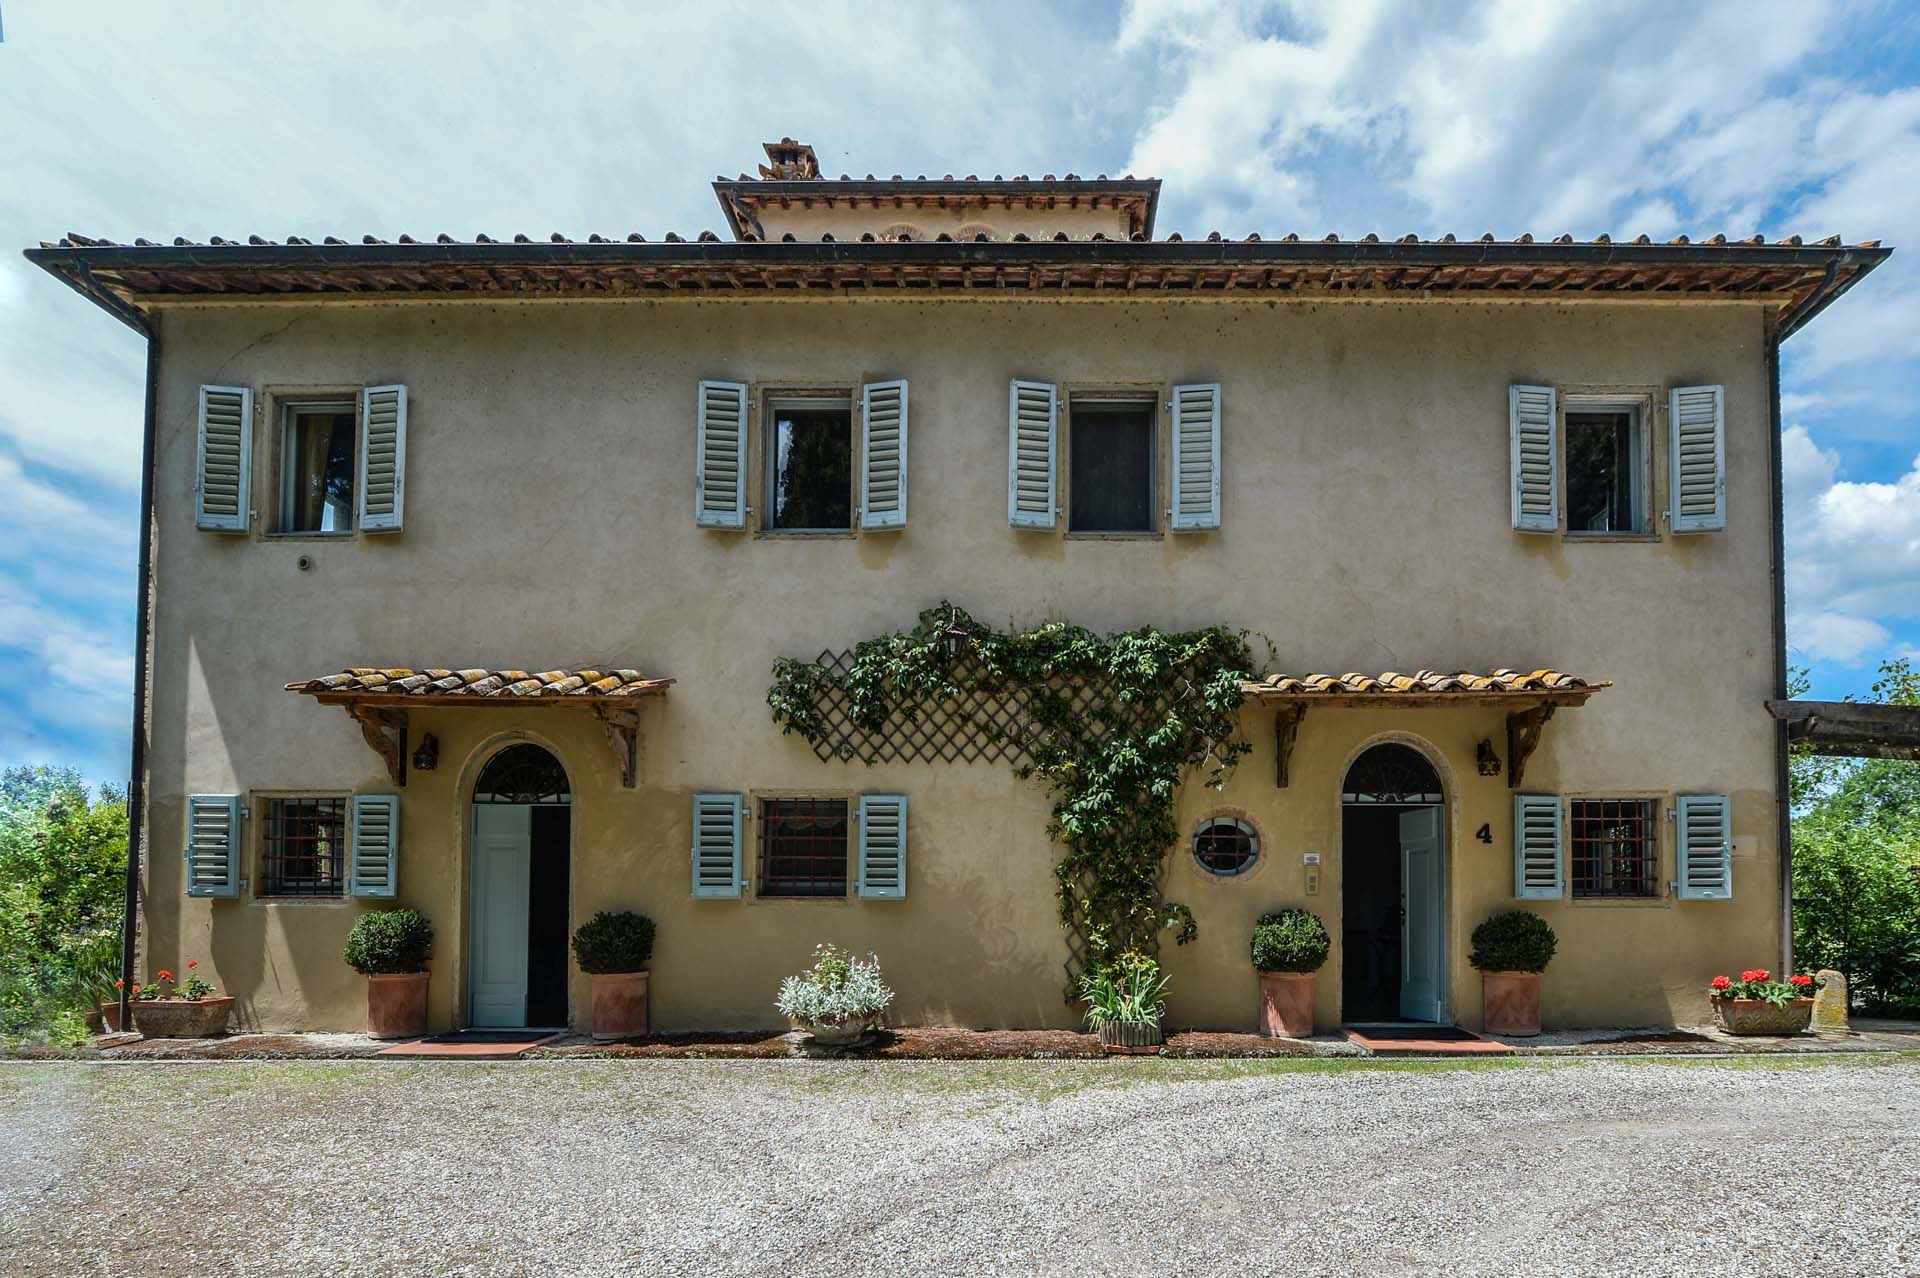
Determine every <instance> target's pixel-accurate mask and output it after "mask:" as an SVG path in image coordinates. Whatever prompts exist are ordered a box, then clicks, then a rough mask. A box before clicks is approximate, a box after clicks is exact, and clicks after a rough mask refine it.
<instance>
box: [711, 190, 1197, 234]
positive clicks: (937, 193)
mask: <svg viewBox="0 0 1920 1278" xmlns="http://www.w3.org/2000/svg"><path fill="white" fill-rule="evenodd" d="M713 194H714V198H715V199H717V200H718V201H719V202H720V209H721V212H723V213H724V214H725V215H726V218H727V224H728V225H729V226H730V227H731V228H732V230H733V233H734V234H735V235H736V236H738V235H740V234H741V233H742V232H743V231H744V229H745V228H744V226H743V225H742V223H741V221H740V219H739V216H738V211H739V210H740V209H743V208H753V207H756V206H758V205H762V204H766V203H769V202H775V201H782V200H824V201H829V202H831V201H835V200H899V201H901V202H902V203H903V204H911V205H919V204H926V203H931V202H937V201H940V200H943V199H944V200H988V201H996V200H1032V201H1037V202H1046V203H1049V204H1052V203H1058V202H1060V201H1062V200H1067V201H1073V200H1086V199H1101V200H1116V201H1118V200H1129V201H1139V202H1140V203H1141V204H1142V205H1143V207H1144V212H1143V213H1142V215H1141V224H1140V226H1139V227H1138V228H1137V229H1138V231H1139V233H1140V234H1141V235H1144V236H1148V237H1151V236H1152V235H1153V223H1154V219H1155V218H1156V217H1157V216H1158V215H1159V212H1160V179H1159V178H1133V179H1127V178H1121V179H1113V178H1106V179H1100V178H1078V179H1074V180H1072V181H1066V180H1059V181H1053V182H1048V181H1045V180H1035V179H1031V178H1028V179H1025V180H1022V179H1019V178H1003V179H998V180H996V179H981V178H976V179H973V180H971V181H969V180H966V179H959V178H955V179H939V178H919V179H899V180H888V179H884V178H875V179H873V180H872V181H861V180H853V179H849V180H847V181H835V180H821V179H808V180H804V181H799V180H796V181H778V180H775V181H759V180H755V179H752V178H746V179H730V178H719V179H716V180H715V181H714V184H713Z"/></svg>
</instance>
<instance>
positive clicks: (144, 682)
mask: <svg viewBox="0 0 1920 1278" xmlns="http://www.w3.org/2000/svg"><path fill="white" fill-rule="evenodd" d="M132 314H133V315H134V317H135V318H136V320H137V322H134V321H129V322H133V325H134V327H136V328H138V329H139V330H140V331H141V332H142V333H144V334H146V338H147V405H146V422H145V425H144V427H143V430H142V437H141V442H140V570H139V587H138V595H137V597H136V600H135V604H134V611H135V614H136V617H135V621H134V637H133V750H132V763H131V764H130V766H129V768H128V771H127V885H126V905H125V908H124V912H123V913H122V915H121V918H120V982H121V984H120V1029H121V1030H122V1032H124V1031H126V1030H127V1029H128V1028H130V1027H131V1026H132V1024H133V1021H132V1019H131V1016H130V1012H131V1009H130V1008H129V1006H128V1002H129V998H130V996H131V994H132V991H133V982H134V974H135V967H134V955H135V952H136V950H137V949H138V947H139V941H140V865H141V861H142V858H143V855H144V853H145V852H146V846H147V737H148V735H149V728H150V725H151V719H152V713H151V711H152V707H151V700H150V673H149V670H148V665H149V662H150V660H151V656H150V651H149V649H150V643H149V638H150V636H151V633H152V629H153V457H154V440H155V437H156V435H157V434H158V427H159V418H160V330H159V328H158V327H157V326H156V325H155V324H154V323H152V322H151V321H150V320H149V319H148V318H147V317H146V316H144V315H141V314H140V313H139V312H137V311H134V312H132ZM122 318H126V316H124V315H123V316H122Z"/></svg>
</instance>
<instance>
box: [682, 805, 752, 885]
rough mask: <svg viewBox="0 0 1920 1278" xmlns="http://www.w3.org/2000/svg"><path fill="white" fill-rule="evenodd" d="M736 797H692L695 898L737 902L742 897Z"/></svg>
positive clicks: (738, 807) (738, 814)
mask: <svg viewBox="0 0 1920 1278" xmlns="http://www.w3.org/2000/svg"><path fill="white" fill-rule="evenodd" d="M741 805H742V801H741V797H740V796H739V795H737V794H696V795H694V796H693V894H694V895H695V896H696V897H709V898H713V899H716V900H718V899H734V898H738V897H739V895H740V815H741Z"/></svg>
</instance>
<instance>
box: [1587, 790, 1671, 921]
mask: <svg viewBox="0 0 1920 1278" xmlns="http://www.w3.org/2000/svg"><path fill="white" fill-rule="evenodd" d="M1571 807H1572V811H1571V814H1570V816H1571V820H1570V821H1569V822H1568V825H1569V831H1568V836H1569V837H1568V848H1569V850H1570V852H1571V858H1572V866H1571V868H1572V877H1573V895H1574V896H1575V897H1587V898H1619V897H1649V896H1659V895H1660V876H1659V843H1658V840H1657V839H1656V838H1655V829H1656V827H1655V826H1654V810H1653V800H1652V799H1575V800H1573V802H1572V805H1571Z"/></svg>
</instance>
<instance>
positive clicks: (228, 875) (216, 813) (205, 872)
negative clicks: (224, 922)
mask: <svg viewBox="0 0 1920 1278" xmlns="http://www.w3.org/2000/svg"><path fill="white" fill-rule="evenodd" d="M186 859H187V895H188V896H239V895H240V796H239V795H237V794H190V795H188V796H187V849H186Z"/></svg>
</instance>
